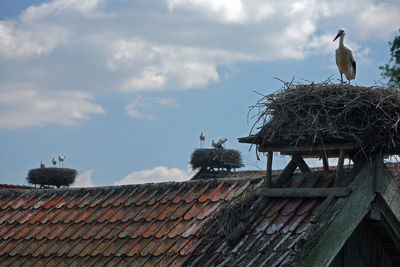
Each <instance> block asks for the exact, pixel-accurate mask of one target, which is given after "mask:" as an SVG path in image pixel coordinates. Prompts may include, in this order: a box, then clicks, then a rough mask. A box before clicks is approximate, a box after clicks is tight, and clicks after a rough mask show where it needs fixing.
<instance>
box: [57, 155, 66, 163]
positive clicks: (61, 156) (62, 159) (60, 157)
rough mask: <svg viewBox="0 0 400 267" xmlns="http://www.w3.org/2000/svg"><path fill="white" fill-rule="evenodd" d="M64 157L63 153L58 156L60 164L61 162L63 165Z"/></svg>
mask: <svg viewBox="0 0 400 267" xmlns="http://www.w3.org/2000/svg"><path fill="white" fill-rule="evenodd" d="M64 159H65V156H64V155H60V156H58V162H59V163H60V164H62V165H64Z"/></svg>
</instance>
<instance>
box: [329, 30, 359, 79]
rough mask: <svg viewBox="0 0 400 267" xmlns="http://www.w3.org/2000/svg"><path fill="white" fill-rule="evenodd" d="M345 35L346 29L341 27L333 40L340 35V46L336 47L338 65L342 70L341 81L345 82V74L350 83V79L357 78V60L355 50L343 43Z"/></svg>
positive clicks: (340, 70)
mask: <svg viewBox="0 0 400 267" xmlns="http://www.w3.org/2000/svg"><path fill="white" fill-rule="evenodd" d="M345 35H346V30H345V29H340V30H339V31H338V34H337V35H336V37H335V39H333V41H335V40H336V39H337V38H339V37H340V42H339V47H338V49H336V65H337V66H338V68H339V72H340V82H341V84H343V74H344V75H345V76H346V78H347V80H348V81H349V85H350V80H354V78H356V60H355V57H354V53H353V50H351V48H350V47H348V46H346V45H344V43H343V41H344V36H345Z"/></svg>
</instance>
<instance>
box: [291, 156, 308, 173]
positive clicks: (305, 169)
mask: <svg viewBox="0 0 400 267" xmlns="http://www.w3.org/2000/svg"><path fill="white" fill-rule="evenodd" d="M293 159H294V160H295V161H296V163H297V166H298V167H299V168H300V170H301V172H303V173H304V172H311V170H310V167H308V165H307V163H306V162H305V161H304V159H303V158H302V157H301V156H300V155H298V154H295V155H293Z"/></svg>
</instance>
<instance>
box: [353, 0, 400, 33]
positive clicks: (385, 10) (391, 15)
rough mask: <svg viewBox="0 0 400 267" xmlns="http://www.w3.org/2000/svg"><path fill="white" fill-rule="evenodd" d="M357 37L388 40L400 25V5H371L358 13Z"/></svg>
mask: <svg viewBox="0 0 400 267" xmlns="http://www.w3.org/2000/svg"><path fill="white" fill-rule="evenodd" d="M356 14H357V18H358V20H357V23H356V26H357V35H359V36H360V37H362V38H364V39H367V38H368V39H369V38H373V39H388V38H390V36H391V35H392V33H393V32H395V31H396V30H397V29H398V28H399V25H400V15H399V14H400V3H399V2H397V5H393V4H389V3H379V4H370V5H367V6H365V7H364V8H362V9H361V10H360V12H357V13H356Z"/></svg>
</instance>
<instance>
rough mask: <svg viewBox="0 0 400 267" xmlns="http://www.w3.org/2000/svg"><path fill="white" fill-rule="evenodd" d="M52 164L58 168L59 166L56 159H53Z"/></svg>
mask: <svg viewBox="0 0 400 267" xmlns="http://www.w3.org/2000/svg"><path fill="white" fill-rule="evenodd" d="M51 163H53V166H56V165H57V160H56V159H55V158H53V159H52V160H51Z"/></svg>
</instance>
